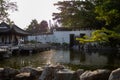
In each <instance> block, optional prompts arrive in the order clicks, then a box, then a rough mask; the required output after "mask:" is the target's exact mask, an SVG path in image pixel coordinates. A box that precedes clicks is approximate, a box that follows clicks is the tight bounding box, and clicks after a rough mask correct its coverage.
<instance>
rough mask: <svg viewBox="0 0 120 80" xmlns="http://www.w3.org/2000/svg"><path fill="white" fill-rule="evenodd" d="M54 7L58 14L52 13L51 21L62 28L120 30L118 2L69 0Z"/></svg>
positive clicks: (111, 0) (109, 0) (113, 0)
mask: <svg viewBox="0 0 120 80" xmlns="http://www.w3.org/2000/svg"><path fill="white" fill-rule="evenodd" d="M54 5H55V6H58V8H57V9H58V10H59V11H60V12H59V13H53V20H55V21H57V22H59V23H60V24H62V26H64V27H70V28H73V29H75V28H76V29H81V28H90V29H91V28H92V29H101V28H102V27H105V28H107V29H111V30H116V31H118V30H120V29H119V27H120V7H119V5H120V0H70V1H59V2H57V3H55V4H54Z"/></svg>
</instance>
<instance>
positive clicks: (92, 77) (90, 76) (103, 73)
mask: <svg viewBox="0 0 120 80" xmlns="http://www.w3.org/2000/svg"><path fill="white" fill-rule="evenodd" d="M109 75H110V71H109V70H103V69H98V70H94V71H85V72H84V73H83V74H81V75H80V80H108V78H109Z"/></svg>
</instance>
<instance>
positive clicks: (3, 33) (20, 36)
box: [0, 22, 29, 45]
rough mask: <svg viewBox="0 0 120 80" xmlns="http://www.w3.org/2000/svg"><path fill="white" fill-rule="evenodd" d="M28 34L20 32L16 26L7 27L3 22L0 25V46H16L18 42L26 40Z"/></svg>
mask: <svg viewBox="0 0 120 80" xmlns="http://www.w3.org/2000/svg"><path fill="white" fill-rule="evenodd" d="M28 35H29V33H28V32H26V31H24V30H22V29H21V28H19V27H18V26H16V25H11V26H10V25H8V24H6V23H5V22H2V23H0V45H6V44H13V45H17V44H18V43H19V40H23V41H25V40H27V36H28Z"/></svg>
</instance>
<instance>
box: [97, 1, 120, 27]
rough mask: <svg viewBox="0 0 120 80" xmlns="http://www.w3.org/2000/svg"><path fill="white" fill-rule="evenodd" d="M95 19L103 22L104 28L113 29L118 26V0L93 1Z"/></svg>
mask: <svg viewBox="0 0 120 80" xmlns="http://www.w3.org/2000/svg"><path fill="white" fill-rule="evenodd" d="M95 1H96V3H97V5H96V7H95V12H96V13H97V14H98V16H97V19H99V20H102V21H105V27H106V28H108V29H113V28H115V27H118V26H119V25H120V7H119V5H120V0H95Z"/></svg>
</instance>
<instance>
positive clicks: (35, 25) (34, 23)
mask: <svg viewBox="0 0 120 80" xmlns="http://www.w3.org/2000/svg"><path fill="white" fill-rule="evenodd" d="M38 28H39V24H38V21H37V20H36V19H33V20H32V21H31V23H30V25H29V26H28V27H27V29H26V30H27V31H29V32H31V33H37V32H38V31H39V29H38Z"/></svg>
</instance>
